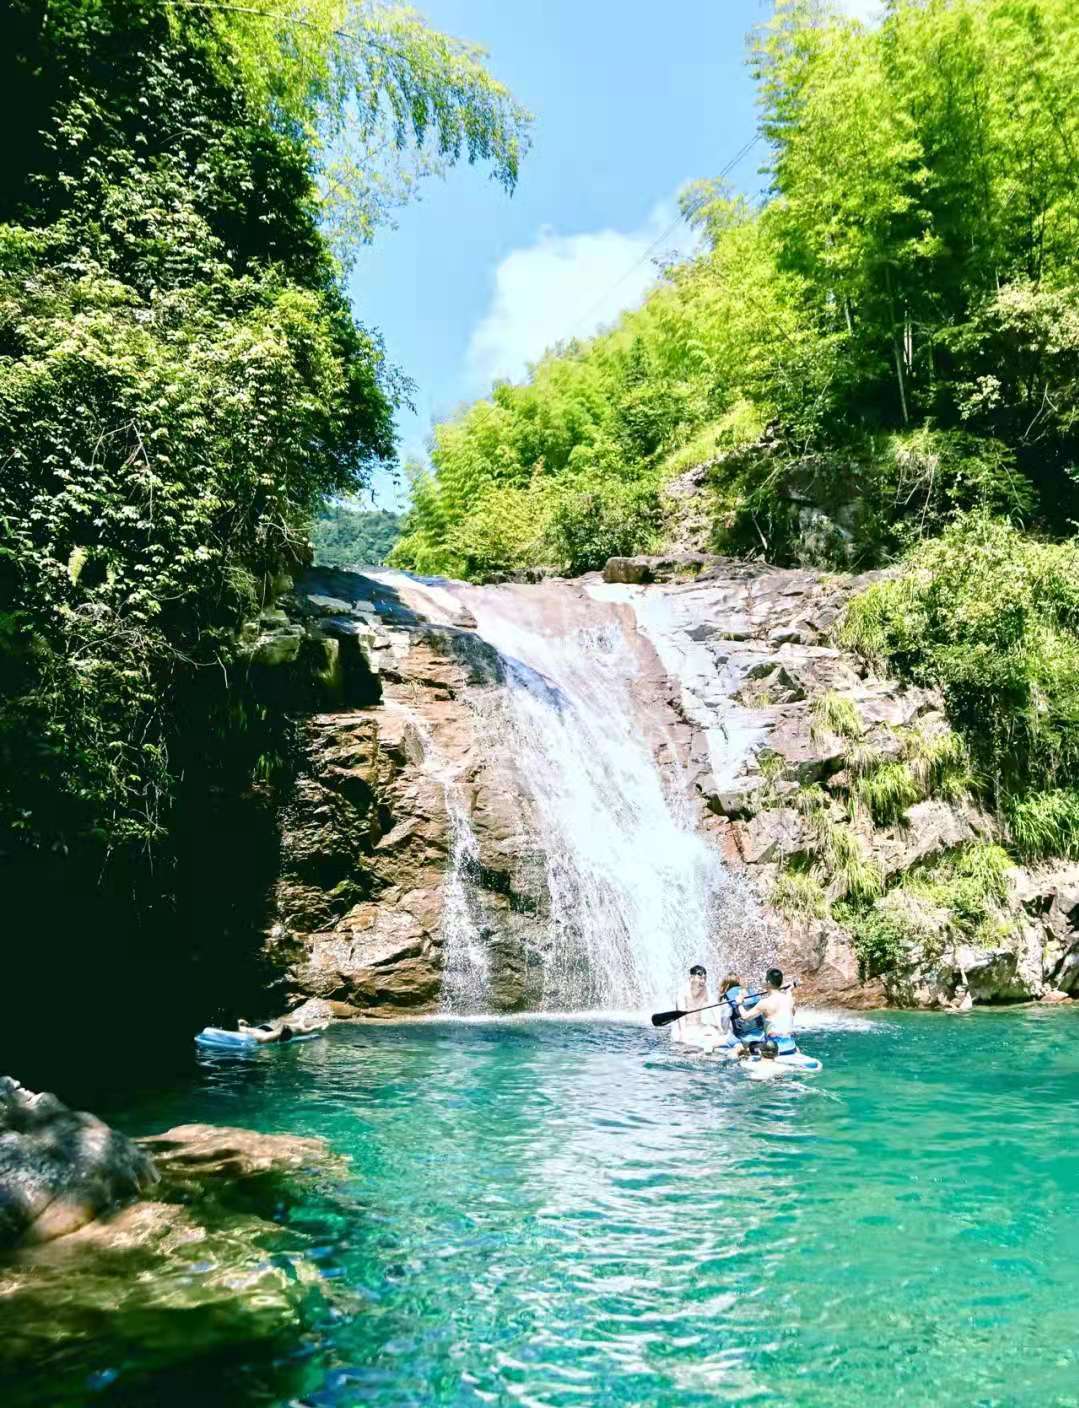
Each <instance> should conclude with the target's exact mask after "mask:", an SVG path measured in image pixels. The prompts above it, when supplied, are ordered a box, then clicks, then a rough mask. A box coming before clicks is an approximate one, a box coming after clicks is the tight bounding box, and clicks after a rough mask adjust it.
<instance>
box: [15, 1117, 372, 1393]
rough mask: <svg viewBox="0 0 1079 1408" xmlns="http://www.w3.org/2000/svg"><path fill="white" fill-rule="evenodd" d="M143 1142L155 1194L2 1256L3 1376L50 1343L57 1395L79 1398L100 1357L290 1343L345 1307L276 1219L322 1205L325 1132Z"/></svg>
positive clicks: (154, 1359)
mask: <svg viewBox="0 0 1079 1408" xmlns="http://www.w3.org/2000/svg"><path fill="white" fill-rule="evenodd" d="M140 1142H141V1143H142V1145H143V1148H144V1149H149V1150H151V1151H152V1152H153V1155H154V1159H155V1161H156V1162H157V1164H158V1166H159V1169H160V1174H161V1177H160V1181H159V1183H158V1184H157V1185H156V1187H155V1190H154V1200H153V1201H142V1202H138V1203H135V1204H133V1205H131V1206H129V1207H125V1208H122V1209H119V1210H113V1211H110V1212H107V1213H105V1215H103V1216H101V1217H99V1218H97V1219H96V1220H94V1221H93V1222H90V1223H88V1224H87V1225H86V1226H84V1227H82V1228H80V1229H78V1230H77V1231H74V1232H72V1233H71V1235H69V1236H64V1237H62V1238H59V1239H58V1240H56V1241H52V1242H50V1243H49V1244H48V1245H47V1246H37V1247H28V1248H23V1249H21V1250H19V1251H16V1252H14V1253H12V1254H10V1255H9V1256H8V1257H7V1258H6V1259H5V1260H3V1261H0V1374H5V1375H7V1376H9V1378H10V1381H11V1382H17V1380H18V1377H19V1374H20V1367H21V1366H22V1365H25V1364H33V1365H34V1366H35V1367H40V1365H41V1363H42V1361H43V1359H48V1358H49V1357H50V1356H53V1355H55V1356H56V1358H55V1364H54V1372H55V1376H56V1377H55V1390H56V1391H55V1400H56V1401H57V1402H62V1401H65V1402H66V1401H67V1393H68V1392H70V1393H71V1394H72V1396H73V1397H75V1398H77V1400H78V1401H79V1402H82V1401H84V1394H85V1387H84V1386H85V1384H86V1382H87V1381H88V1380H89V1379H90V1378H91V1376H99V1375H100V1374H101V1373H102V1372H105V1373H106V1375H108V1374H110V1373H115V1372H116V1370H114V1369H111V1368H105V1369H104V1370H103V1366H119V1367H123V1366H124V1365H125V1363H126V1362H127V1361H128V1360H130V1359H134V1360H136V1361H137V1362H138V1365H139V1370H140V1372H142V1373H146V1372H149V1371H153V1370H154V1369H155V1368H161V1367H164V1366H167V1365H170V1364H173V1363H190V1362H192V1361H194V1360H196V1359H197V1358H198V1357H199V1356H203V1355H207V1354H211V1353H213V1352H215V1351H221V1350H225V1349H230V1348H232V1347H235V1346H238V1345H251V1344H253V1343H259V1342H267V1341H274V1340H276V1339H278V1338H279V1337H288V1341H292V1340H294V1339H295V1338H296V1337H298V1336H299V1335H300V1334H301V1333H302V1331H303V1328H304V1326H305V1325H309V1324H313V1323H315V1322H316V1321H317V1320H318V1319H319V1318H320V1317H321V1316H323V1315H325V1314H326V1313H327V1311H330V1312H331V1313H340V1312H341V1310H343V1309H346V1308H348V1309H352V1308H354V1307H353V1306H352V1304H351V1301H348V1300H346V1297H345V1296H344V1294H343V1293H342V1292H341V1291H340V1290H339V1289H338V1283H336V1282H334V1281H327V1280H326V1278H325V1275H324V1272H323V1271H322V1270H321V1269H320V1265H319V1263H318V1262H317V1261H316V1260H315V1259H313V1258H312V1259H309V1258H308V1256H307V1255H306V1251H307V1247H308V1244H309V1241H310V1239H309V1238H308V1237H307V1236H305V1235H304V1234H303V1233H302V1232H300V1231H297V1230H296V1229H295V1228H290V1227H288V1226H284V1225H280V1222H284V1221H286V1220H287V1219H285V1218H284V1214H285V1212H286V1211H287V1208H288V1206H289V1204H290V1202H293V1201H300V1200H302V1201H303V1202H304V1204H305V1205H310V1204H311V1203H312V1202H313V1201H319V1200H321V1201H322V1202H323V1203H324V1205H325V1209H326V1211H327V1212H332V1209H333V1202H332V1197H333V1187H334V1183H335V1181H336V1180H337V1178H339V1176H340V1175H341V1173H342V1172H343V1171H344V1169H345V1167H346V1164H345V1161H344V1160H342V1159H340V1158H338V1157H337V1156H335V1155H334V1154H333V1153H332V1152H331V1151H330V1150H329V1148H328V1146H327V1145H326V1144H325V1142H324V1141H322V1140H320V1139H304V1138H299V1137H297V1136H292V1135H274V1134H259V1133H256V1132H254V1131H251V1130H243V1129H230V1128H224V1127H216V1126H210V1125H184V1126H179V1127H178V1128H176V1129H172V1130H169V1131H167V1132H166V1133H164V1134H161V1135H156V1136H153V1137H151V1138H149V1139H146V1140H143V1141H140ZM135 1153H136V1154H137V1155H138V1157H139V1158H141V1159H143V1160H144V1161H145V1162H146V1163H148V1162H149V1160H148V1159H147V1158H146V1155H145V1153H142V1152H141V1151H139V1150H135ZM328 1200H329V1201H328ZM141 1401H143V1400H142V1399H140V1402H141ZM146 1401H151V1400H150V1399H149V1398H147V1400H146Z"/></svg>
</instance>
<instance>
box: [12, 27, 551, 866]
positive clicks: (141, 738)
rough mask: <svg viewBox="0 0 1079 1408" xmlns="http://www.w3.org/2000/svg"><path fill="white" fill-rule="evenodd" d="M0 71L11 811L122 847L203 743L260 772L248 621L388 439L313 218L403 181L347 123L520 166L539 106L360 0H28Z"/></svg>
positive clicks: (18, 820) (391, 380)
mask: <svg viewBox="0 0 1079 1408" xmlns="http://www.w3.org/2000/svg"><path fill="white" fill-rule="evenodd" d="M0 77H2V80H3V86H4V90H5V92H6V93H7V94H8V95H9V98H13V99H14V102H15V108H17V109H18V110H19V112H20V116H21V118H22V125H20V128H19V130H18V136H17V137H16V135H15V134H14V133H12V134H9V141H8V142H7V143H6V144H5V146H4V151H3V157H2V162H3V179H2V180H0V458H2V462H3V466H4V468H3V475H2V479H0V527H2V530H3V538H2V541H0V672H2V673H0V774H2V777H3V787H2V791H0V822H2V823H3V824H5V825H6V826H7V827H8V828H13V829H14V830H16V831H17V832H18V833H19V834H20V835H21V836H22V837H23V839H24V840H26V841H27V842H29V843H30V844H31V845H32V846H35V847H39V848H40V847H48V848H51V849H52V850H54V851H66V849H67V848H68V847H69V846H71V845H73V844H75V843H77V842H80V841H81V842H85V841H86V840H87V839H88V838H89V839H91V840H93V841H94V842H96V843H97V844H99V845H100V846H102V847H105V848H108V849H111V850H115V849H116V848H123V847H125V846H126V847H127V848H128V849H130V850H132V851H136V850H139V849H144V848H151V847H153V846H155V845H157V844H158V843H159V842H160V841H161V840H162V838H163V836H164V835H165V834H166V833H167V830H168V825H169V815H170V808H171V807H172V806H173V804H174V802H175V799H176V794H177V789H178V787H179V786H180V785H181V781H183V780H185V779H186V785H188V786H189V787H190V786H192V785H194V783H193V779H194V778H197V777H198V776H201V772H200V768H201V767H202V766H206V758H207V756H208V755H212V754H213V751H214V748H215V746H218V747H221V749H222V756H223V757H227V759H228V764H229V766H230V767H240V769H241V771H242V769H243V767H244V766H248V765H250V766H254V763H255V760H256V756H257V753H258V751H259V748H260V747H261V746H262V744H261V743H260V741H259V740H258V738H257V737H256V738H255V739H254V740H253V741H252V742H251V747H250V748H249V749H248V750H247V751H246V752H245V750H244V748H242V747H240V746H239V745H238V744H237V742H236V739H235V738H233V740H232V742H231V743H229V745H228V746H227V747H225V746H224V744H223V743H222V739H223V737H224V736H225V735H227V734H229V733H230V731H231V732H233V733H235V730H236V727H237V726H238V724H241V723H244V722H247V723H250V722H251V721H252V719H256V718H257V719H259V720H261V721H262V722H263V723H267V725H268V726H272V724H273V722H274V721H273V720H272V719H270V720H267V719H266V717H265V715H266V710H265V708H264V707H263V705H261V704H258V703H257V702H256V703H255V704H254V705H251V706H250V707H249V706H247V705H245V704H244V703H243V692H242V690H240V689H239V688H238V684H239V679H238V677H241V678H242V674H243V669H244V655H243V651H242V648H241V646H240V643H239V641H240V631H239V627H240V625H241V623H242V621H243V620H244V619H245V618H249V617H251V616H252V615H255V614H257V612H258V610H259V608H260V606H261V605H262V604H263V603H264V602H265V600H266V597H267V594H268V593H269V592H271V591H272V584H273V581H274V579H275V577H276V576H278V575H279V574H280V573H281V571H282V569H287V568H288V567H290V566H291V565H292V563H293V562H294V561H296V560H299V559H301V558H302V556H303V555H304V554H305V553H306V528H307V524H308V523H309V521H310V518H311V516H312V515H313V513H314V512H315V511H317V509H318V508H319V506H320V505H321V503H322V502H323V501H324V500H325V499H326V497H327V496H331V495H334V494H343V493H347V492H349V491H352V490H355V489H357V488H359V487H361V486H362V485H363V484H364V483H365V481H366V479H367V476H368V473H369V470H370V467H371V466H372V465H373V464H375V463H377V462H379V461H384V460H386V459H388V458H389V457H391V456H392V454H393V430H392V411H393V407H394V405H395V404H396V402H397V401H398V399H399V396H400V388H401V383H400V380H399V378H398V377H397V376H396V374H395V373H394V372H393V371H392V370H391V369H390V368H389V367H388V365H387V362H386V359H385V357H384V354H383V351H382V347H381V344H380V342H379V339H378V337H377V335H376V334H374V333H372V332H370V331H367V330H365V329H363V328H362V327H360V326H358V325H357V324H356V322H355V321H354V319H353V316H352V314H351V312H350V310H349V307H348V304H347V301H346V299H345V296H344V292H343V284H342V278H341V269H340V265H339V263H338V261H337V259H336V258H335V256H334V255H333V253H332V251H331V246H330V244H329V242H328V238H327V235H326V234H325V233H324V221H323V216H324V215H325V213H326V209H327V201H328V199H329V198H330V197H331V195H333V194H334V193H335V192H336V194H337V196H338V197H341V193H342V192H344V193H345V194H346V195H347V196H348V199H347V200H346V199H343V198H338V199H336V200H335V201H334V202H333V203H334V205H335V208H336V209H338V210H339V211H340V210H344V211H347V212H349V213H348V214H347V216H346V218H345V220H344V226H345V227H346V228H345V229H344V234H345V235H346V237H347V236H348V235H349V234H351V235H352V236H353V237H356V236H360V237H363V236H365V235H367V234H368V233H369V232H370V229H371V228H372V226H373V223H374V222H375V221H376V220H377V219H378V218H379V217H380V216H383V215H385V213H386V211H387V209H388V207H389V206H390V205H392V204H393V202H394V201H395V200H396V199H397V198H398V196H399V195H400V194H401V193H402V192H401V189H400V188H398V187H394V185H393V182H392V181H391V180H390V177H389V174H387V172H388V168H387V167H386V160H387V158H385V157H384V159H383V167H382V168H380V167H379V165H378V164H377V163H372V164H371V165H370V166H369V167H368V168H367V170H366V177H367V182H368V184H367V185H366V186H365V185H364V184H363V183H362V182H360V181H359V179H358V178H357V180H356V181H355V182H353V181H351V178H350V177H349V176H348V174H347V173H348V172H350V171H352V170H353V167H352V166H349V167H348V168H347V170H346V171H345V172H344V173H343V169H342V166H341V163H342V162H343V161H347V162H352V163H354V162H355V160H356V159H357V158H356V152H355V150H354V146H353V145H352V144H351V142H350V139H351V138H352V137H356V138H357V140H359V142H360V144H361V146H363V145H364V144H366V145H367V146H370V145H371V144H372V143H375V142H376V140H382V141H383V142H384V144H385V146H386V148H387V150H388V151H389V152H390V153H391V154H392V158H391V159H390V160H391V164H392V167H393V171H394V172H396V173H397V174H398V175H400V176H402V177H403V176H405V175H407V174H408V173H409V171H411V177H410V180H414V179H415V178H416V176H417V175H418V174H422V172H423V171H424V170H426V169H427V168H428V167H429V166H430V165H431V164H432V163H434V164H436V165H437V164H438V162H442V163H445V162H448V161H452V160H454V159H455V158H456V157H457V156H459V155H467V156H468V158H469V159H475V158H482V159H484V160H487V161H489V162H490V163H491V165H492V168H493V171H494V174H495V175H496V176H497V177H498V178H499V179H501V180H502V181H503V182H504V183H505V184H507V185H512V183H513V180H514V179H515V175H516V163H517V156H518V152H519V149H520V144H521V134H522V123H523V115H522V114H521V113H520V112H519V110H518V109H516V108H515V107H514V105H513V104H512V102H511V101H510V100H509V98H508V96H507V95H506V93H505V91H504V90H503V89H501V88H500V87H499V85H497V84H496V83H494V82H493V80H491V79H490V78H489V77H488V76H487V75H486V73H485V72H484V71H483V69H482V66H481V65H480V64H479V62H478V59H477V57H476V55H475V54H474V53H473V51H471V50H469V49H466V48H463V47H462V46H460V45H457V44H455V43H454V42H453V41H450V40H447V39H445V38H444V37H443V36H440V35H437V34H434V33H432V32H431V31H428V30H426V29H425V28H424V27H423V26H422V25H421V24H420V23H419V22H418V21H417V20H416V19H415V17H414V16H412V15H411V14H410V13H409V12H406V11H403V10H399V9H385V8H380V7H377V6H369V5H362V6H360V5H352V4H349V3H346V0H340V2H339V3H334V2H332V0H322V2H321V3H319V4H317V5H315V6H309V5H303V6H300V5H299V4H285V5H284V6H281V5H273V6H270V5H268V4H263V3H260V2H259V0H256V3H255V4H253V5H250V6H229V5H217V4H211V3H196V0H176V2H174V3H170V0H59V3H55V2H54V3H51V4H49V5H44V4H40V3H36V0H14V3H13V4H11V5H9V6H8V7H7V8H6V9H5V11H4V15H3V19H2V20H0ZM410 153H411V157H410V155H409V154H410ZM238 715H239V716H240V717H238ZM271 732H272V727H271ZM215 739H216V742H215ZM249 755H250V756H249Z"/></svg>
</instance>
